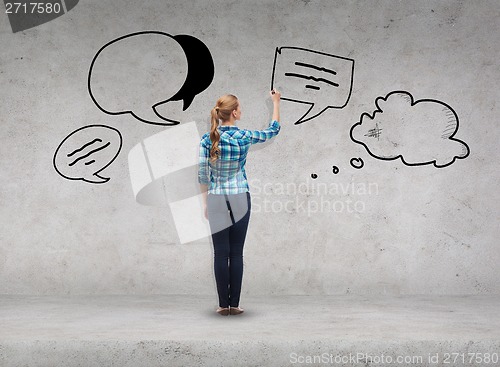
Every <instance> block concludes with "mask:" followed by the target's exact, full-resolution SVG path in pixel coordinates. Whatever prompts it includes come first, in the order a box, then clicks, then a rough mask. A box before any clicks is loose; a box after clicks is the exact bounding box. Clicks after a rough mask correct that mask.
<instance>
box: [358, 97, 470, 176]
mask: <svg viewBox="0 0 500 367" xmlns="http://www.w3.org/2000/svg"><path fill="white" fill-rule="evenodd" d="M375 105H376V106H377V109H376V110H375V112H373V114H371V115H370V114H369V113H366V112H365V113H363V114H362V115H361V117H360V120H359V122H357V123H356V124H354V125H353V126H352V127H351V130H350V136H351V140H352V141H354V142H355V143H358V144H361V145H363V146H364V147H365V149H366V150H367V151H368V153H369V154H370V155H371V156H372V157H374V158H377V159H382V160H393V159H398V158H401V161H402V162H403V164H405V165H407V166H423V165H426V164H433V165H434V166H435V167H436V168H442V167H447V166H449V165H450V164H452V163H453V162H455V160H456V159H463V158H466V157H468V156H469V146H468V145H467V144H466V143H465V142H463V141H461V140H459V139H457V138H455V135H456V133H457V132H458V115H457V114H456V112H455V111H454V110H453V108H451V107H450V106H449V105H447V104H446V103H444V102H441V101H438V100H435V99H421V100H418V101H415V100H414V99H413V96H412V95H411V94H410V93H408V92H406V91H393V92H390V93H389V94H387V95H386V96H385V97H378V98H377V99H376V100H375ZM351 164H352V162H351ZM353 167H354V166H353ZM355 168H357V167H355Z"/></svg>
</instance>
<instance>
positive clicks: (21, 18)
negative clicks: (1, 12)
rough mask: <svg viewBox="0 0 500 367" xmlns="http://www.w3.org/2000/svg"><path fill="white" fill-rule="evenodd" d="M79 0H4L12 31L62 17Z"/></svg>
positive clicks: (22, 29)
mask: <svg viewBox="0 0 500 367" xmlns="http://www.w3.org/2000/svg"><path fill="white" fill-rule="evenodd" d="M78 1H79V0H45V1H37V2H30V1H27V0H16V1H9V0H4V4H5V13H6V14H7V16H8V17H9V22H10V27H11V28H12V32H13V33H16V32H19V31H24V30H25V29H29V28H33V27H36V26H39V25H41V24H44V23H47V22H49V21H51V20H53V19H56V18H58V17H60V16H61V15H63V14H65V13H67V12H68V11H70V10H71V9H73V8H74V7H75V6H76V4H78Z"/></svg>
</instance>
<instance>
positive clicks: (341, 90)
mask: <svg viewBox="0 0 500 367" xmlns="http://www.w3.org/2000/svg"><path fill="white" fill-rule="evenodd" d="M353 75H354V60H353V59H348V58H346V57H340V56H335V55H330V54H327V53H324V52H319V51H312V50H307V49H305V48H298V47H278V48H276V52H275V54H274V66H273V77H272V81H271V89H273V88H277V89H278V90H279V91H280V92H281V94H282V99H284V100H287V101H292V102H298V103H306V104H310V105H311V107H310V108H309V109H308V110H307V112H306V113H305V114H304V115H303V116H302V117H300V118H299V119H298V120H297V121H296V122H295V124H300V123H302V122H305V121H309V120H311V119H313V118H315V117H317V116H319V115H320V114H322V113H323V112H325V110H327V109H328V108H344V107H345V106H346V105H347V102H348V101H349V98H350V96H351V91H352V81H353Z"/></svg>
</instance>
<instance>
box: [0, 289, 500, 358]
mask: <svg viewBox="0 0 500 367" xmlns="http://www.w3.org/2000/svg"><path fill="white" fill-rule="evenodd" d="M216 306H217V304H216V302H215V298H214V297H207V296H203V297H200V296H196V297H191V296H185V295H183V296H172V295H154V296H129V295H111V296H88V295H85V296H24V295H1V296H0V366H5V367H7V366H16V367H18V366H51V367H52V366H68V367H69V366H100V367H101V366H134V367H137V366H148V367H150V366H297V365H308V366H311V365H335V366H396V365H397V366H403V365H408V366H427V365H429V366H440V365H443V366H500V361H498V362H496V361H495V358H496V357H495V353H496V356H498V354H500V313H499V311H500V295H470V296H439V295H422V296H388V295H378V296H372V295H370V296H362V295H337V296H271V297H250V296H242V302H241V306H242V307H243V308H244V309H245V313H243V314H242V315H238V316H227V317H224V316H220V315H218V314H216V313H215V309H216ZM452 353H459V354H458V355H457V354H452ZM468 353H471V354H468ZM478 353H482V354H481V355H479V354H478ZM486 353H489V354H490V355H491V359H492V360H491V361H490V362H489V363H486V359H485V358H486ZM398 357H399V359H398ZM447 357H448V359H447ZM471 358H472V360H469V359H471ZM480 358H484V359H483V360H480ZM405 359H406V362H404V360H405ZM313 362H317V363H313ZM479 362H481V363H479Z"/></svg>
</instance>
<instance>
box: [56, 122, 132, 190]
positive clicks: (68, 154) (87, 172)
mask: <svg viewBox="0 0 500 367" xmlns="http://www.w3.org/2000/svg"><path fill="white" fill-rule="evenodd" d="M122 141H123V139H122V135H121V133H120V132H119V131H118V130H117V129H115V128H113V127H110V126H106V125H88V126H83V127H81V128H79V129H77V130H75V131H73V132H72V133H71V134H69V135H68V136H67V137H66V138H64V140H63V141H62V142H61V143H60V144H59V146H58V147H57V149H56V151H55V153H54V158H53V165H54V168H55V170H56V172H57V173H59V174H60V175H61V176H62V177H64V178H67V179H68V180H82V181H85V182H88V183H93V184H101V183H106V182H108V181H109V178H106V177H103V176H102V175H100V173H101V171H103V170H104V169H105V168H106V167H108V166H109V165H110V164H111V163H112V162H113V161H114V160H115V159H116V157H117V156H118V154H119V153H120V150H121V148H122Z"/></svg>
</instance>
